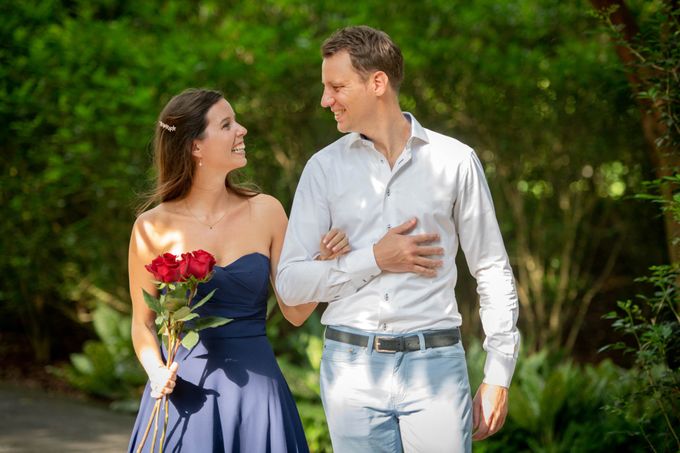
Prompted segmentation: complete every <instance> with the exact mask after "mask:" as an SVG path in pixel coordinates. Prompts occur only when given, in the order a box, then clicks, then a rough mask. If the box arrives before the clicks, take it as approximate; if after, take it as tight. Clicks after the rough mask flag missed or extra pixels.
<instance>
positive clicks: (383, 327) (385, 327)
mask: <svg viewBox="0 0 680 453" xmlns="http://www.w3.org/2000/svg"><path fill="white" fill-rule="evenodd" d="M380 328H381V329H382V330H383V331H384V330H387V324H386V323H383V325H382V326H381V327H380Z"/></svg>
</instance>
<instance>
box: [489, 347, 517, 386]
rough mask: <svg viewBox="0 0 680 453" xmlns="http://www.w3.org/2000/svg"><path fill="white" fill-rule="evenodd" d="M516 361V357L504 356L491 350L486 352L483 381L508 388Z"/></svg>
mask: <svg viewBox="0 0 680 453" xmlns="http://www.w3.org/2000/svg"><path fill="white" fill-rule="evenodd" d="M516 363H517V359H515V358H512V357H506V356H504V355H502V354H498V353H494V352H492V351H489V352H487V354H486V363H485V364H484V381H483V382H484V383H485V384H490V385H499V386H501V387H505V388H509V387H510V381H512V375H513V373H514V372H515V364H516Z"/></svg>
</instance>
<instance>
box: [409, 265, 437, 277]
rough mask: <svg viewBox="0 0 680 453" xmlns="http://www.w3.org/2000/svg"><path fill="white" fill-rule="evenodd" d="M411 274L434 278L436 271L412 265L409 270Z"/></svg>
mask: <svg viewBox="0 0 680 453" xmlns="http://www.w3.org/2000/svg"><path fill="white" fill-rule="evenodd" d="M411 272H415V273H416V274H418V275H422V276H423V277H436V276H437V271H435V270H434V269H430V268H428V267H423V266H420V265H418V264H414V265H413V267H412V268H411Z"/></svg>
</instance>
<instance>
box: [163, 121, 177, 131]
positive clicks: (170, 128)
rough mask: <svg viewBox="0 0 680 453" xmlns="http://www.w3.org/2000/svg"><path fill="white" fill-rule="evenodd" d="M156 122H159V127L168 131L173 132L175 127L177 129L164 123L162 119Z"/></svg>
mask: <svg viewBox="0 0 680 453" xmlns="http://www.w3.org/2000/svg"><path fill="white" fill-rule="evenodd" d="M158 124H160V125H161V127H162V128H163V129H165V130H166V131H168V132H175V129H177V127H175V126H170V125H169V124H165V123H164V122H163V121H158Z"/></svg>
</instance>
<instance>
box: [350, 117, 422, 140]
mask: <svg viewBox="0 0 680 453" xmlns="http://www.w3.org/2000/svg"><path fill="white" fill-rule="evenodd" d="M402 113H403V115H404V118H406V119H407V120H408V122H409V123H411V135H410V136H409V139H408V141H412V140H413V139H418V140H420V141H421V142H423V143H430V139H429V138H428V137H427V132H425V128H423V126H421V125H420V123H419V122H418V120H417V119H416V117H415V116H413V114H412V113H410V112H402ZM364 140H366V141H369V142H370V141H371V140H370V139H369V138H368V137H366V136H365V135H363V134H359V133H358V132H352V133H350V134H349V144H350V146H352V145H354V144H356V142H363V141H364Z"/></svg>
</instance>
